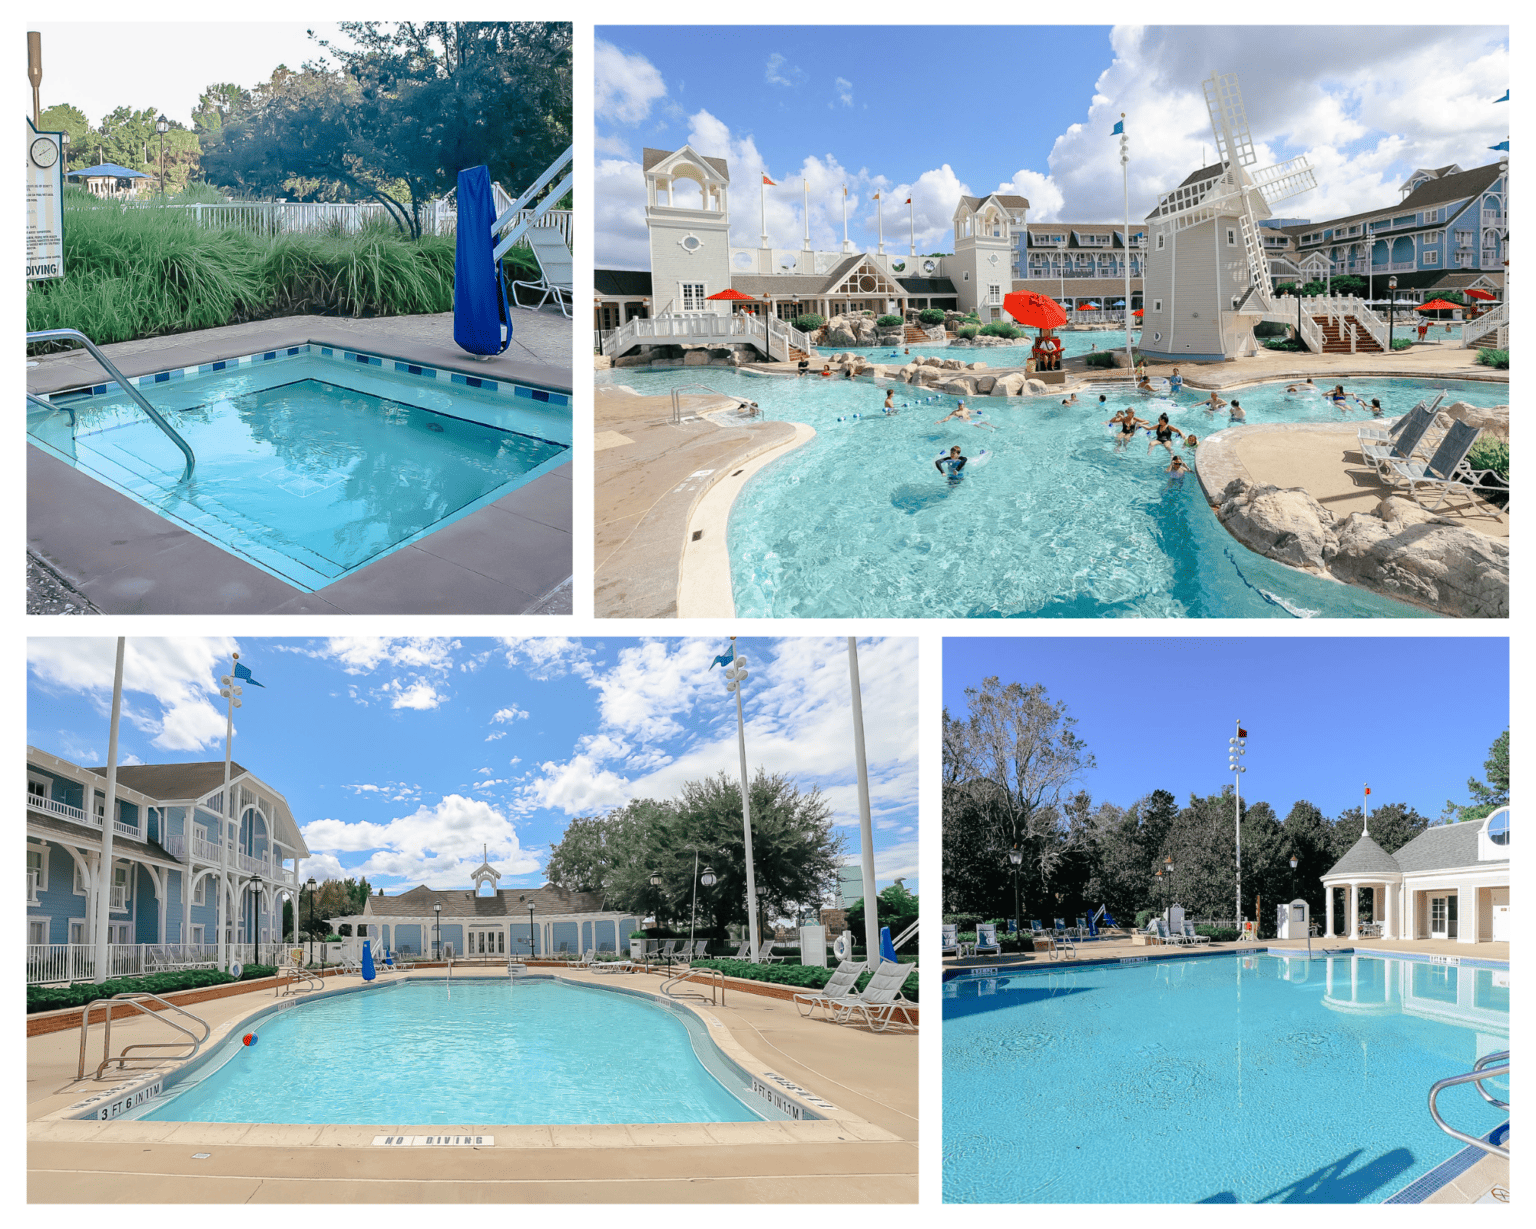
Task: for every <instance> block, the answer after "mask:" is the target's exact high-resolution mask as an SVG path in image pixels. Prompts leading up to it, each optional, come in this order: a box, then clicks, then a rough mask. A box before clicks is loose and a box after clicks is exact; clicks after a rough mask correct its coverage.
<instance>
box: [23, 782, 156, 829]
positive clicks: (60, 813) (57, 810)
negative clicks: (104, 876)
mask: <svg viewBox="0 0 1536 1229" xmlns="http://www.w3.org/2000/svg"><path fill="white" fill-rule="evenodd" d="M27 806H29V807H30V808H31V809H32V810H34V811H41V812H42V813H43V814H44V815H53V816H57V817H58V818H59V819H67V820H68V821H69V822H70V823H72V824H80V825H82V826H83V827H87V828H100V827H101V816H100V815H91V814H88V813H87V812H85V811H82V810H81V809H80V808H79V807H72V806H70V805H69V804H68V803H67V802H60V801H59V800H58V799H57V798H43V797H41V796H40V795H38V794H33V793H28V794H27ZM112 831H113V832H115V833H117V835H118V836H126V837H131V838H132V839H133V840H135V841H142V840H143V839H144V836H143V834H142V833H141V832H140V831H139V830H138V829H137V828H135V827H134V826H133V825H132V824H125V823H123V821H122V820H120V819H115V820H113V821H112Z"/></svg>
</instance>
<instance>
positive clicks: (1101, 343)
mask: <svg viewBox="0 0 1536 1229" xmlns="http://www.w3.org/2000/svg"><path fill="white" fill-rule="evenodd" d="M1056 336H1057V337H1059V338H1061V355H1062V357H1063V358H1076V357H1077V356H1078V355H1079V354H1087V353H1089V351H1092V350H1122V351H1123V350H1124V349H1125V333H1124V332H1123V331H1120V332H1117V331H1116V330H1114V329H1108V330H1105V329H1067V330H1064V331H1063V332H1060V333H1058V334H1056ZM1131 342H1132V344H1133V345H1140V344H1141V329H1140V328H1135V329H1132V330H1131ZM1034 345H1035V334H1034V331H1033V330H1030V332H1029V337H1028V339H1027V340H1025V339H1022V338H1021V339H1020V340H1019V342H1018V343H1017V344H1015V345H1011V346H951V345H949V344H948V343H947V342H934V343H933V344H931V345H913V346H908V345H901V346H897V347H895V350H896V355H895V357H891V350H892V347H890V346H862V347H860V346H817V347H816V353H817V354H821V355H826V356H828V357H830V356H831V355H834V354H860V355H863V356H864V357H865V358H867V359H868V360H869V361H870V362H872V363H901V362H908V361H910V360H911V359H914V358H957V359H959V360H960V361H961V362H962V363H985V364H986V365H987V366H988V367H1022V366H1024V364H1025V362H1027V361H1028V360H1029V358H1030V355H1031V352H1032V351H1033V350H1034ZM908 350H910V351H911V353H910V354H907V353H906V351H908Z"/></svg>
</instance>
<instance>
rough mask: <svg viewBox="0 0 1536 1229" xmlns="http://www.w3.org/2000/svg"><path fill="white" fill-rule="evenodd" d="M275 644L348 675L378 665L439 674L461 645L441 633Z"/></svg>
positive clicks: (375, 668)
mask: <svg viewBox="0 0 1536 1229" xmlns="http://www.w3.org/2000/svg"><path fill="white" fill-rule="evenodd" d="M277 647H278V649H279V651H280V652H285V653H302V654H304V655H305V656H307V657H314V658H318V659H319V660H321V661H333V662H336V663H337V664H338V665H340V666H341V668H342V669H343V670H344V671H345V672H346V673H348V674H372V673H373V672H374V671H376V670H378V669H379V668H380V667H381V666H392V667H395V668H396V669H404V670H416V671H421V672H424V673H434V672H435V673H442V672H444V671H447V670H451V669H453V654H454V652H455V651H456V650H457V649H459V648H461V647H462V646H461V645H460V643H459V642H458V641H457V640H453V639H448V638H444V637H441V636H401V637H397V638H389V637H383V636H332V637H330V638H329V639H327V640H325V641H322V642H321V643H319V644H317V645H314V646H311V647H309V648H292V647H289V646H283V645H280V646H277Z"/></svg>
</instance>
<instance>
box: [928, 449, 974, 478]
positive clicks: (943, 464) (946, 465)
mask: <svg viewBox="0 0 1536 1229" xmlns="http://www.w3.org/2000/svg"><path fill="white" fill-rule="evenodd" d="M967 460H969V458H968V457H964V456H962V455H961V454H960V445H959V444H955V445H953V446H952V447H951V448H950V450H949V455H948V456H947V457H940V458H939V459H938V460H937V461H935V462H934V463H933V468H934V469H936V470H938V471H939V473H941V474H943V475H944V476H945V477H946V478H948V479H949V480H950V482H951V483H955V482H958V481H959V480H960V478H961V477H962V475H961V473H960V471H961V470H963V469H964V468H965V463H966V461H967Z"/></svg>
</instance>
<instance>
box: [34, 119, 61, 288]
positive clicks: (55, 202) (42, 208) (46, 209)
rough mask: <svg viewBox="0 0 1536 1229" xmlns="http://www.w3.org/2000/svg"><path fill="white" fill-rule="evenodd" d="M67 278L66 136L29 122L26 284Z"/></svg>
mask: <svg viewBox="0 0 1536 1229" xmlns="http://www.w3.org/2000/svg"><path fill="white" fill-rule="evenodd" d="M63 276H64V144H63V134H62V133H58V132H39V131H38V130H37V128H36V127H35V126H34V125H33V123H32V121H31V120H30V119H29V120H27V281H29V282H36V281H42V280H45V279H47V278H53V277H63Z"/></svg>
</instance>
